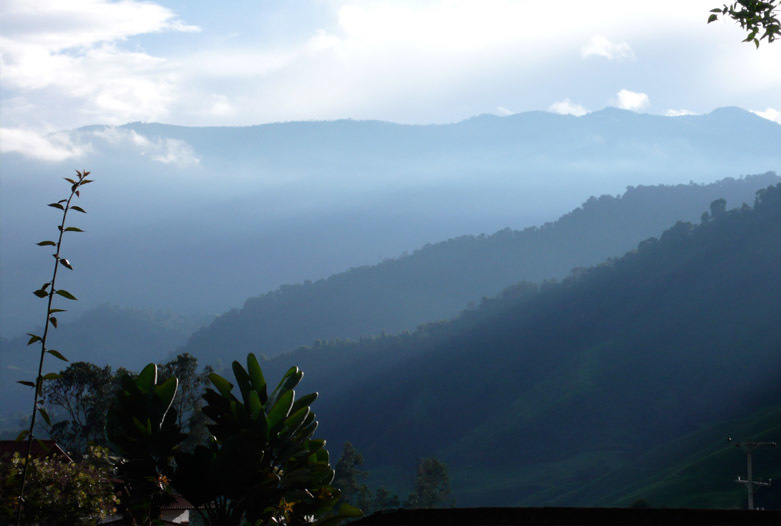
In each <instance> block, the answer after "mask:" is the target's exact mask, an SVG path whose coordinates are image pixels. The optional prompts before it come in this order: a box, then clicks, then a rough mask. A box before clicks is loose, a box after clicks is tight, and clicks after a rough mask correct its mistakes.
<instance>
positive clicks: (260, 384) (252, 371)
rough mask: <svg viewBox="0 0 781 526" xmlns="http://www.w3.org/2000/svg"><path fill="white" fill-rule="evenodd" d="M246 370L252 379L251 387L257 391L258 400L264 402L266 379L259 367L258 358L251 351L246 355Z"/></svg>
mask: <svg viewBox="0 0 781 526" xmlns="http://www.w3.org/2000/svg"><path fill="white" fill-rule="evenodd" d="M247 371H248V372H249V377H250V380H251V381H252V387H253V388H254V389H255V390H256V391H257V392H258V395H259V396H260V401H261V402H262V403H264V404H265V403H266V400H267V399H268V396H267V395H266V379H265V378H263V371H261V369H260V364H259V363H258V359H257V358H256V357H255V355H254V354H252V353H250V354H249V355H248V356H247Z"/></svg>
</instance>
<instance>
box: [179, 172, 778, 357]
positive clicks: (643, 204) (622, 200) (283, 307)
mask: <svg viewBox="0 0 781 526" xmlns="http://www.w3.org/2000/svg"><path fill="white" fill-rule="evenodd" d="M779 181H781V178H779V177H778V176H777V175H775V174H772V173H767V174H764V175H757V176H750V177H745V178H742V179H724V180H722V181H719V182H716V183H712V184H707V185H696V184H690V185H677V186H641V187H631V188H629V189H628V190H627V191H626V192H625V193H624V194H623V195H621V196H616V197H613V196H608V195H603V196H601V197H599V198H595V197H592V198H590V199H589V200H588V201H586V202H585V203H584V204H583V205H582V206H581V207H579V208H577V209H575V210H573V211H571V212H569V213H567V214H565V215H563V216H562V217H561V218H559V219H558V220H556V221H554V222H550V223H546V224H544V225H542V226H541V227H530V228H527V229H525V230H521V231H518V230H510V229H504V230H501V231H499V232H496V233H495V234H493V235H490V236H484V235H481V236H462V237H458V238H454V239H450V240H447V241H443V242H440V243H435V244H429V245H426V246H425V247H423V248H421V249H419V250H416V251H414V252H413V253H412V254H410V255H407V256H402V257H399V258H397V259H394V260H389V261H386V262H383V263H380V264H377V265H373V266H365V267H360V268H354V269H351V270H349V271H347V272H342V273H339V274H336V275H333V276H331V277H329V278H327V279H324V280H318V281H316V282H314V283H312V282H308V283H304V284H297V285H284V286H282V287H281V288H279V289H277V290H275V291H272V292H269V293H267V294H264V295H262V296H258V297H254V298H250V299H248V300H247V301H246V302H245V303H244V306H243V307H242V308H241V309H234V310H231V311H230V312H227V313H224V314H222V315H221V316H219V317H218V318H217V319H216V320H215V321H214V322H213V323H212V324H210V325H208V326H206V327H203V328H202V329H200V330H198V331H196V332H195V333H194V334H193V335H192V336H191V337H190V338H189V340H188V342H187V344H186V345H185V346H183V347H182V348H181V349H179V351H181V352H189V353H190V354H193V355H195V356H198V357H199V358H200V359H201V360H202V361H205V362H208V363H213V362H214V361H215V360H216V359H217V358H219V359H222V360H223V361H225V362H229V361H230V360H232V359H234V357H235V356H236V350H237V349H252V350H254V351H256V352H261V353H264V354H266V355H268V356H273V355H275V354H278V353H280V352H283V351H289V350H292V349H295V348H296V347H298V346H301V345H311V344H312V343H313V342H314V341H315V340H317V339H326V340H328V339H333V338H358V337H360V336H370V335H376V334H380V333H381V332H382V331H387V332H389V333H395V332H399V331H402V330H411V329H414V328H415V327H416V326H417V325H419V324H421V323H425V322H430V321H436V320H440V319H449V318H452V317H454V316H456V315H457V314H458V313H459V312H461V311H462V310H463V309H464V308H466V307H467V306H468V304H469V303H470V302H473V303H475V302H479V301H480V300H481V298H483V297H491V296H494V295H496V294H498V293H499V292H500V291H501V290H502V289H504V288H505V287H507V286H509V285H512V284H513V283H516V282H519V281H532V282H540V281H543V280H545V279H553V278H562V277H564V276H566V275H567V274H568V273H569V272H570V271H571V270H572V269H573V268H575V267H588V266H591V265H595V264H597V263H600V262H602V261H604V260H605V259H607V258H609V257H613V256H620V255H622V254H623V253H624V252H626V251H628V250H630V249H632V248H633V247H635V246H636V245H637V243H638V242H639V241H641V240H643V239H645V238H648V237H651V236H658V235H659V234H660V233H661V232H662V231H663V230H664V229H665V228H668V227H669V226H670V225H672V224H674V223H675V222H676V221H679V220H684V221H697V220H699V218H700V215H701V213H702V210H706V209H707V208H708V206H709V204H710V203H711V201H713V200H715V199H719V198H726V200H727V203H728V204H729V207H730V208H734V207H739V206H741V205H742V204H743V203H750V202H753V199H754V194H755V192H756V191H757V190H758V189H761V188H765V187H767V186H768V185H771V184H775V183H778V182H779Z"/></svg>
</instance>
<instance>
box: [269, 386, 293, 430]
mask: <svg viewBox="0 0 781 526" xmlns="http://www.w3.org/2000/svg"><path fill="white" fill-rule="evenodd" d="M295 395H296V392H295V391H294V390H292V389H291V390H290V391H285V392H284V393H282V395H281V396H280V397H279V400H277V403H276V404H274V407H272V408H271V410H270V411H269V412H268V418H267V420H268V427H269V429H274V428H275V427H276V426H277V424H279V423H280V422H282V420H284V419H285V418H287V415H288V414H289V413H290V408H291V407H293V398H294V397H295Z"/></svg>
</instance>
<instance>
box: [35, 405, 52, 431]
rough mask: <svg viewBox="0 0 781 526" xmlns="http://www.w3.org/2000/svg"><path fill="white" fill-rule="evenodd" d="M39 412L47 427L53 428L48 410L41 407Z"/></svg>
mask: <svg viewBox="0 0 781 526" xmlns="http://www.w3.org/2000/svg"><path fill="white" fill-rule="evenodd" d="M38 412H39V413H40V414H41V416H42V417H43V420H44V422H46V425H47V426H49V427H51V425H52V421H51V419H50V418H49V413H47V412H46V410H45V409H44V408H43V407H39V408H38Z"/></svg>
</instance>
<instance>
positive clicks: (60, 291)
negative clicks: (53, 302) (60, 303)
mask: <svg viewBox="0 0 781 526" xmlns="http://www.w3.org/2000/svg"><path fill="white" fill-rule="evenodd" d="M56 293H57V294H59V295H60V296H62V297H63V298H65V299H68V300H74V301H76V296H74V295H73V294H71V293H70V292H68V291H67V290H64V289H57V292H56Z"/></svg>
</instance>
